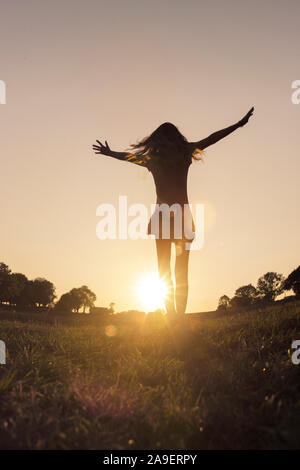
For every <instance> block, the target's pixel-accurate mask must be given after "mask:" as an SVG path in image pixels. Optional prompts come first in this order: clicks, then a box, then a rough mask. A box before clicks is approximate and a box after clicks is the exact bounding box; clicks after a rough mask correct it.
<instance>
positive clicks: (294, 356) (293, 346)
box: [291, 339, 300, 366]
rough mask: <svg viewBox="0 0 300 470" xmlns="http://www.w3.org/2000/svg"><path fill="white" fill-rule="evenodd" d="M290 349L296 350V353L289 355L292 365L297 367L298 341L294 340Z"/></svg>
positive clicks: (299, 346)
mask: <svg viewBox="0 0 300 470" xmlns="http://www.w3.org/2000/svg"><path fill="white" fill-rule="evenodd" d="M291 348H292V349H296V351H294V352H293V354H292V355H291V360H292V363H293V364H294V365H295V366H297V365H298V364H300V340H299V339H296V340H295V341H293V342H292V346H291Z"/></svg>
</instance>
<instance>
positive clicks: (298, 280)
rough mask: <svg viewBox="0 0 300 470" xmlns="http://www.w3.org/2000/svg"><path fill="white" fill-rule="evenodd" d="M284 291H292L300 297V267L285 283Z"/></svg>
mask: <svg viewBox="0 0 300 470" xmlns="http://www.w3.org/2000/svg"><path fill="white" fill-rule="evenodd" d="M283 289H284V290H292V291H293V292H294V293H295V295H296V296H297V297H299V296H300V266H298V268H296V269H294V271H292V272H291V273H290V274H289V275H288V277H287V278H286V280H285V281H284V282H283Z"/></svg>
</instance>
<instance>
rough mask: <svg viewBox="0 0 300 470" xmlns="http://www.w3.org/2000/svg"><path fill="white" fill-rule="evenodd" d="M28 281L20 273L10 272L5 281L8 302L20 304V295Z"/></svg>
mask: <svg viewBox="0 0 300 470" xmlns="http://www.w3.org/2000/svg"><path fill="white" fill-rule="evenodd" d="M27 283H28V279H27V277H26V276H25V275H24V274H22V273H12V274H10V276H9V278H8V281H7V293H8V296H7V297H8V302H9V303H10V304H13V305H17V306H19V305H20V304H22V296H23V294H24V291H25V289H26V285H27Z"/></svg>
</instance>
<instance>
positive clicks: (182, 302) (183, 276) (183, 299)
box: [175, 240, 190, 315]
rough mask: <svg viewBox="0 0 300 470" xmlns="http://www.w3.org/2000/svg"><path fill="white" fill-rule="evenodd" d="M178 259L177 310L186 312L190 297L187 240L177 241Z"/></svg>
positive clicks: (176, 267) (180, 312)
mask: <svg viewBox="0 0 300 470" xmlns="http://www.w3.org/2000/svg"><path fill="white" fill-rule="evenodd" d="M175 246H176V261H175V280H176V291H175V298H176V311H177V313H179V314H182V315H183V314H184V313H185V309H186V304H187V297H188V265H189V255H190V250H186V249H185V241H181V240H180V241H177V242H175Z"/></svg>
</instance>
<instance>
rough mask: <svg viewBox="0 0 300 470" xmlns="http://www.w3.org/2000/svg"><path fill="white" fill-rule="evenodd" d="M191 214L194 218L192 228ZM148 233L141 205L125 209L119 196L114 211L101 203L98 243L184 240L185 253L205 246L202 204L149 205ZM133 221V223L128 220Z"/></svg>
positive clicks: (144, 208)
mask: <svg viewBox="0 0 300 470" xmlns="http://www.w3.org/2000/svg"><path fill="white" fill-rule="evenodd" d="M192 210H193V212H194V214H195V225H194V222H193V215H192ZM150 212H151V213H152V215H151V218H150V223H149V224H150V233H149V234H148V230H147V226H148V221H149V211H148V208H147V207H146V206H145V205H144V204H139V203H137V204H131V205H130V206H128V202H127V196H119V204H118V207H117V208H116V207H115V206H114V205H113V204H107V203H103V204H100V205H99V206H98V207H97V210H96V215H97V216H99V217H101V220H100V221H99V222H98V223H97V227H96V234H97V237H98V238H99V239H100V240H107V239H110V240H116V239H120V240H126V239H131V240H137V239H147V238H148V236H149V235H150V236H151V237H152V238H158V237H159V238H163V239H170V238H172V239H175V240H176V239H178V240H181V239H183V240H184V241H185V248H186V249H187V250H193V251H194V250H200V249H201V248H202V247H203V243H204V204H194V206H192V207H191V205H190V204H184V205H181V204H177V203H175V204H172V205H168V204H151V210H150ZM129 217H132V218H133V219H132V220H128V218H129Z"/></svg>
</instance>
